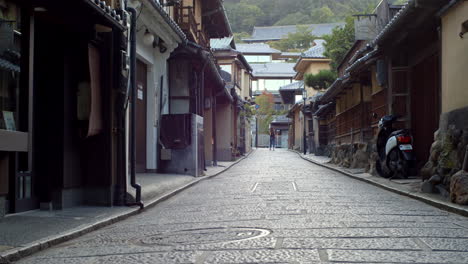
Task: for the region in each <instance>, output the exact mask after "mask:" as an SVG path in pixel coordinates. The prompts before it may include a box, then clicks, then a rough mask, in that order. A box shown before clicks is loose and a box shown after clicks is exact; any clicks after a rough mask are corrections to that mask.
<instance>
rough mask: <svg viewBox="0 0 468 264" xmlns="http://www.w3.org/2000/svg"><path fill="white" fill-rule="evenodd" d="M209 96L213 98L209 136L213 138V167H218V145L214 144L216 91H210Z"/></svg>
mask: <svg viewBox="0 0 468 264" xmlns="http://www.w3.org/2000/svg"><path fill="white" fill-rule="evenodd" d="M211 96H212V98H213V106H212V108H211V109H212V110H211V111H212V112H211V118H212V122H211V136H212V137H213V166H214V167H216V166H218V160H217V157H216V156H217V151H216V148H217V147H218V144H217V143H216V141H217V140H216V91H215V90H212V91H211Z"/></svg>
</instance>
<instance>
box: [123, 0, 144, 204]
mask: <svg viewBox="0 0 468 264" xmlns="http://www.w3.org/2000/svg"><path fill="white" fill-rule="evenodd" d="M126 10H127V11H128V12H129V13H130V14H131V16H132V18H131V19H132V20H131V24H130V90H131V93H130V94H131V105H130V184H131V186H132V187H133V188H135V193H136V194H135V202H134V203H127V205H129V206H131V205H138V206H140V209H143V207H144V204H143V203H142V202H141V186H140V185H139V184H138V183H136V171H135V166H136V144H135V138H136V78H135V77H136V76H135V74H136V22H137V21H136V19H137V12H136V10H135V8H133V7H129V6H127V8H126Z"/></svg>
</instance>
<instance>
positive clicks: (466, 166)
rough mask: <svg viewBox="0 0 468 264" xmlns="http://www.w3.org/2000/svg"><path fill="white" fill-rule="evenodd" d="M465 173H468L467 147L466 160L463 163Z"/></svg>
mask: <svg viewBox="0 0 468 264" xmlns="http://www.w3.org/2000/svg"><path fill="white" fill-rule="evenodd" d="M462 169H463V170H464V171H468V146H466V151H465V160H464V161H463V168H462Z"/></svg>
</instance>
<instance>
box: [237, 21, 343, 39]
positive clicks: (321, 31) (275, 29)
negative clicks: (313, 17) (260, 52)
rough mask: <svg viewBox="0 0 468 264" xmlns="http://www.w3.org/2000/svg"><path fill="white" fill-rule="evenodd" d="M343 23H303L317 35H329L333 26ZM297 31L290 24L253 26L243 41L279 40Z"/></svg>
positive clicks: (294, 26)
mask: <svg viewBox="0 0 468 264" xmlns="http://www.w3.org/2000/svg"><path fill="white" fill-rule="evenodd" d="M344 25H345V23H329V24H311V25H305V26H307V27H308V28H309V29H312V34H313V35H315V36H317V37H322V36H324V35H329V34H331V33H332V30H333V29H334V28H335V27H344ZM296 31H297V26H296V25H291V26H272V27H254V30H253V33H252V36H251V37H250V38H247V39H243V40H245V41H267V40H279V39H282V38H285V37H287V36H288V34H289V33H295V32H296Z"/></svg>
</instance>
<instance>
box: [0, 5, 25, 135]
mask: <svg viewBox="0 0 468 264" xmlns="http://www.w3.org/2000/svg"><path fill="white" fill-rule="evenodd" d="M20 26H21V17H20V12H19V8H18V7H17V6H16V5H15V4H13V3H11V2H9V1H0V129H6V130H13V131H16V130H20V128H19V124H18V112H19V95H20V91H19V85H20V82H19V80H20V72H21V71H20V57H21V55H20V54H21V53H20V52H21V30H20Z"/></svg>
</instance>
